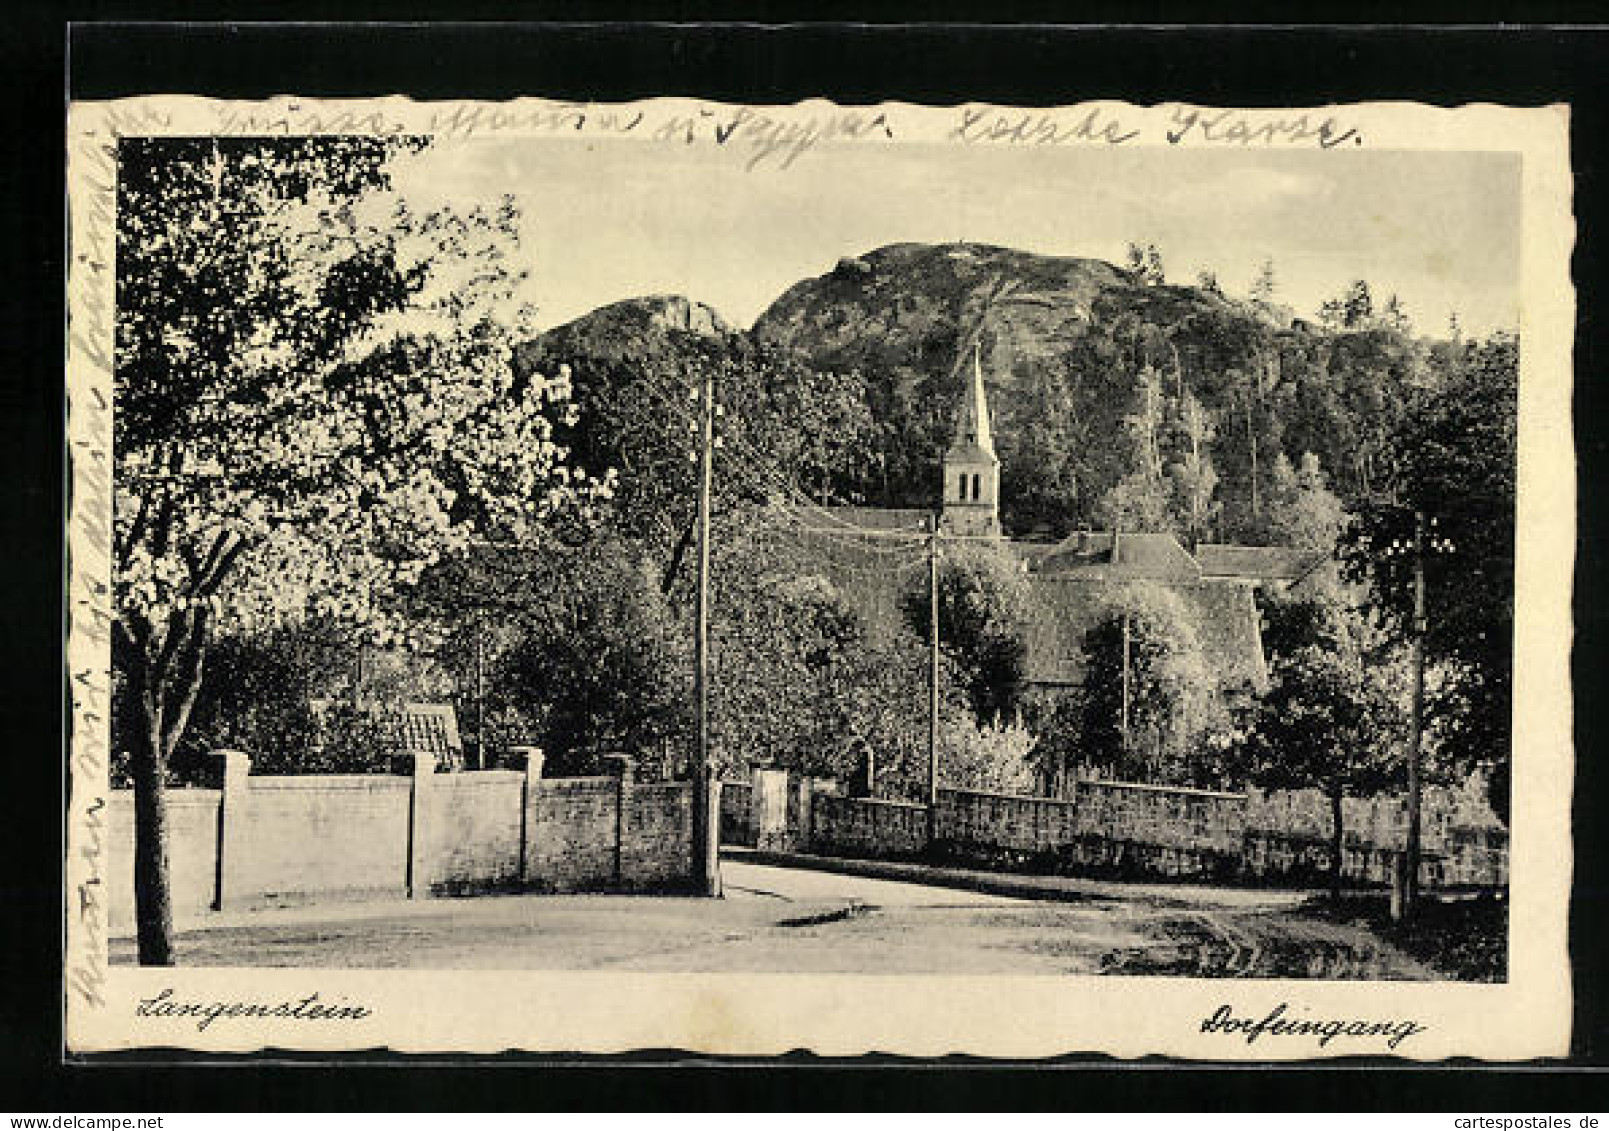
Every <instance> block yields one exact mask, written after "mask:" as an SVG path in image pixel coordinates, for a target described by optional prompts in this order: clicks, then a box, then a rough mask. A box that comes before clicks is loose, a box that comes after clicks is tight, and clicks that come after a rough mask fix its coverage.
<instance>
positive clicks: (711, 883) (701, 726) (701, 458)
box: [693, 369, 721, 896]
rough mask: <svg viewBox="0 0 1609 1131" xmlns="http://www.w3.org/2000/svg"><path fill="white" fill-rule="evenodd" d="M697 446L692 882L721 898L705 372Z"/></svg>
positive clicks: (708, 377) (710, 405)
mask: <svg viewBox="0 0 1609 1131" xmlns="http://www.w3.org/2000/svg"><path fill="white" fill-rule="evenodd" d="M698 408H699V412H698V429H699V446H698V598H697V611H696V622H697V627H696V629H695V632H694V637H693V679H694V683H695V697H696V701H697V705H698V749H697V750H696V751H695V753H694V757H695V759H696V760H695V762H694V764H693V851H694V856H695V869H694V878H695V881H696V884H697V887H698V891H699V894H701V895H707V896H717V895H720V894H721V865H720V842H719V836H718V832H717V830H718V828H719V826H718V823H717V822H718V820H719V816H718V814H717V813H716V812H715V811H714V809H715V806H714V805H712V804H711V794H712V793H713V792H714V788H715V787H714V775H713V774H712V773H711V768H710V695H709V691H710V673H709V663H710V646H709V615H710V485H711V480H712V478H713V472H712V468H711V464H712V462H713V456H714V450H715V376H714V373H713V372H712V371H710V370H709V369H706V370H705V371H704V376H703V382H702V384H701V385H700V390H699V406H698Z"/></svg>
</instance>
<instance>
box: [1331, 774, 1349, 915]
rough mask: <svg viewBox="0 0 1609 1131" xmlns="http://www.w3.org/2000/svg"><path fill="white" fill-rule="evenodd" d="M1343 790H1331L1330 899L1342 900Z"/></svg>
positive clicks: (1344, 841)
mask: <svg viewBox="0 0 1609 1131" xmlns="http://www.w3.org/2000/svg"><path fill="white" fill-rule="evenodd" d="M1341 797H1342V794H1341V790H1340V788H1339V787H1336V788H1332V789H1331V790H1330V899H1331V900H1333V901H1334V902H1336V903H1339V902H1340V901H1341V868H1342V867H1343V865H1344V864H1345V860H1346V857H1345V844H1346V839H1345V835H1344V832H1343V828H1342V824H1341Z"/></svg>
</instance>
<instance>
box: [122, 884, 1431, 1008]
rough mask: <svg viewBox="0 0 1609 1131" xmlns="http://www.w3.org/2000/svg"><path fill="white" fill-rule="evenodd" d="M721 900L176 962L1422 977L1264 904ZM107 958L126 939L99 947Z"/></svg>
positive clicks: (273, 924)
mask: <svg viewBox="0 0 1609 1131" xmlns="http://www.w3.org/2000/svg"><path fill="white" fill-rule="evenodd" d="M722 870H723V873H724V875H725V881H726V892H727V895H726V898H724V899H721V900H700V899H692V898H668V897H632V896H497V897H479V898H470V899H437V900H426V901H420V902H418V903H387V904H367V905H360V906H349V907H344V908H342V907H332V908H305V907H304V908H297V909H294V910H265V911H261V912H245V913H236V914H232V915H231V916H230V917H229V918H228V919H226V920H220V921H218V922H217V923H216V924H208V925H206V926H202V927H200V928H198V929H193V930H187V931H183V932H181V933H180V936H179V939H178V958H179V961H180V963H181V964H182V965H219V966H308V967H370V968H373V967H399V966H406V967H415V968H422V969H509V970H515V969H526V970H533V969H546V970H603V969H608V970H643V971H649V970H651V971H677V972H738V971H743V972H811V973H875V974H905V973H911V974H933V973H965V974H1042V975H1069V974H1075V975H1093V974H1114V975H1140V974H1143V975H1176V976H1184V977H1235V978H1273V977H1296V978H1327V979H1403V978H1407V979H1424V978H1430V977H1433V976H1434V975H1433V974H1432V972H1431V971H1430V970H1428V969H1427V968H1425V967H1424V966H1423V965H1421V964H1420V963H1417V962H1415V961H1413V960H1412V959H1409V958H1408V957H1406V956H1405V955H1403V954H1402V953H1401V952H1400V951H1397V950H1396V949H1394V948H1393V947H1390V946H1388V945H1387V944H1385V943H1384V942H1382V941H1381V940H1380V939H1378V938H1376V937H1375V936H1374V935H1372V934H1370V933H1369V932H1368V931H1367V930H1366V929H1365V928H1363V927H1361V926H1358V925H1355V924H1347V923H1336V922H1329V921H1325V920H1321V919H1318V918H1314V917H1311V916H1308V915H1305V914H1303V913H1302V912H1301V911H1300V909H1299V908H1295V907H1291V906H1287V905H1285V904H1284V903H1282V902H1280V901H1279V900H1274V901H1270V900H1262V901H1253V900H1248V899H1234V900H1231V899H1224V898H1214V893H1213V891H1212V889H1206V890H1205V892H1204V896H1205V897H1204V898H1202V899H1200V900H1197V901H1196V902H1195V903H1194V904H1193V905H1191V904H1186V903H1185V902H1184V900H1183V899H1182V898H1180V897H1179V896H1178V894H1177V893H1175V892H1169V893H1168V894H1167V896H1166V897H1165V898H1156V897H1155V895H1154V894H1146V895H1142V896H1141V897H1138V898H1128V897H1125V893H1123V891H1122V887H1121V885H1110V887H1112V888H1114V889H1115V891H1113V892H1112V893H1110V894H1109V893H1107V892H1106V891H1102V892H1101V894H1099V895H1095V894H1089V895H1082V896H1079V897H1078V898H1076V899H1072V900H1065V899H1064V900H1051V899H1046V898H1044V897H1043V896H1042V895H1041V896H1039V897H1037V898H1031V899H1022V898H1013V897H1010V896H1003V895H997V894H989V893H983V892H977V891H967V890H957V889H956V888H954V887H937V886H932V885H927V884H920V883H911V882H908V881H905V880H892V879H886V878H871V877H865V876H855V875H844V874H840V873H832V872H823V871H814V870H805V869H797V868H779V867H771V866H766V865H761V864H756V863H751V862H741V863H739V862H728V863H726V864H724V865H723V869H722ZM112 959H113V961H114V962H130V961H132V960H133V942H132V940H130V939H117V940H114V941H113V944H112Z"/></svg>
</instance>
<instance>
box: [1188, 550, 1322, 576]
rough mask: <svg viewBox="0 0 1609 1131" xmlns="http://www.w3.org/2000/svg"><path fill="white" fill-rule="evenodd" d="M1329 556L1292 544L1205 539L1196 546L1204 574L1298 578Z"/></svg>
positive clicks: (1197, 559)
mask: <svg viewBox="0 0 1609 1131" xmlns="http://www.w3.org/2000/svg"><path fill="white" fill-rule="evenodd" d="M1325 559H1326V555H1325V554H1323V553H1321V552H1318V551H1315V550H1296V549H1292V548H1290V547H1288V546H1229V545H1223V544H1219V543H1212V542H1203V543H1201V544H1200V545H1199V546H1197V547H1196V561H1197V562H1199V563H1201V575H1202V576H1203V577H1226V578H1239V579H1243V580H1247V581H1295V580H1296V579H1297V578H1300V577H1303V576H1305V575H1306V574H1307V573H1309V572H1311V571H1312V570H1313V569H1314V567H1316V566H1317V565H1319V564H1320V563H1321V562H1323V561H1324V560H1325Z"/></svg>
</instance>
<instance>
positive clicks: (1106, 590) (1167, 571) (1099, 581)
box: [763, 507, 1266, 686]
mask: <svg viewBox="0 0 1609 1131" xmlns="http://www.w3.org/2000/svg"><path fill="white" fill-rule="evenodd" d="M927 517H928V512H926V511H923V510H917V509H908V510H886V509H881V508H874V507H833V508H830V511H829V512H828V513H826V514H821V513H817V514H814V516H812V512H811V511H806V510H800V511H793V512H782V513H780V514H774V515H773V516H772V519H771V521H770V522H768V523H766V524H765V527H764V530H765V533H764V535H763V536H764V537H765V538H767V540H768V541H769V542H770V543H771V545H773V546H774V547H775V548H776V552H775V555H774V560H776V561H777V562H778V564H779V565H782V564H783V563H784V562H786V563H790V564H791V567H792V568H797V569H801V570H802V569H810V570H813V571H816V572H818V573H819V574H820V575H822V576H824V577H826V578H827V579H828V580H829V581H831V582H832V583H833V584H834V586H835V587H837V588H838V589H839V590H840V591H841V592H842V593H844V595H845V596H846V597H847V598H848V600H849V601H850V602H851V603H852V604H853V605H854V606H855V607H856V608H858V609H859V610H860V611H861V615H862V616H864V617H865V618H866V620H867V623H868V625H869V626H871V628H872V631H874V632H878V633H884V632H896V631H899V630H900V627H901V625H902V613H901V607H900V606H901V602H902V600H903V598H904V596H905V594H906V593H907V592H909V591H911V590H912V589H913V588H915V587H917V586H921V585H925V583H926V579H925V576H924V572H925V571H924V570H923V569H921V568H919V567H920V564H921V554H922V549H921V546H920V544H919V543H911V544H909V547H908V552H906V553H899V552H894V551H896V548H897V547H898V546H899V545H900V543H899V542H898V541H897V540H895V539H891V538H889V537H887V536H886V535H887V534H890V533H892V532H895V531H900V530H907V531H912V532H915V533H919V532H920V531H921V529H922V524H923V522H924V520H925V519H926V518H927ZM834 520H841V521H834ZM853 527H859V528H861V529H862V530H865V531H867V532H868V533H866V534H865V535H857V534H856V532H855V531H854V530H853V529H851V528H853ZM1118 541H1119V544H1120V552H1119V561H1118V562H1116V563H1113V562H1111V561H1110V556H1111V542H1112V537H1111V535H1110V534H1088V535H1085V536H1083V538H1082V540H1081V539H1080V536H1079V535H1076V534H1075V535H1074V536H1073V537H1071V538H1069V539H1066V540H1065V541H1062V542H1058V543H1043V542H1008V543H1006V544H1007V545H1008V546H1009V547H1010V548H1011V550H1012V551H1013V552H1014V553H1016V554H1017V555H1018V556H1019V557H1020V558H1021V559H1022V560H1023V561H1024V563H1025V564H1026V565H1027V567H1028V577H1029V580H1030V584H1031V585H1032V587H1033V591H1034V594H1035V596H1036V597H1037V598H1038V602H1037V603H1038V605H1039V607H1040V609H1041V611H1042V615H1041V616H1039V617H1038V618H1036V620H1035V621H1034V622H1033V623H1032V624H1031V625H1030V626H1029V630H1028V657H1027V668H1028V679H1029V681H1030V682H1032V683H1039V684H1060V685H1075V684H1077V683H1078V682H1079V681H1080V680H1081V679H1082V675H1083V673H1082V662H1083V661H1082V648H1083V639H1084V634H1085V633H1086V632H1087V631H1088V630H1089V628H1090V627H1091V626H1092V625H1094V623H1095V621H1096V619H1097V617H1098V616H1099V615H1100V613H1101V610H1102V608H1103V607H1104V605H1105V599H1106V597H1107V596H1108V595H1109V594H1110V593H1111V592H1112V589H1113V587H1114V585H1115V584H1117V583H1121V582H1125V581H1150V582H1154V583H1156V584H1159V585H1161V586H1163V587H1164V588H1166V589H1168V590H1170V591H1171V592H1174V593H1176V594H1178V595H1179V597H1180V598H1181V599H1182V600H1183V601H1184V603H1185V605H1186V606H1187V608H1188V609H1189V610H1190V612H1191V613H1192V614H1193V615H1194V619H1195V622H1196V633H1197V638H1198V639H1199V640H1200V642H1201V646H1202V648H1203V649H1204V650H1205V651H1206V653H1207V656H1208V659H1209V662H1210V663H1211V664H1212V666H1213V667H1214V669H1215V670H1217V671H1219V672H1222V673H1223V674H1224V676H1225V682H1226V683H1229V684H1240V685H1245V684H1250V685H1253V686H1260V685H1261V684H1262V682H1263V680H1264V679H1265V676H1266V671H1265V668H1264V663H1263V650H1262V638H1261V632H1260V629H1259V625H1258V619H1257V610H1256V606H1255V604H1254V602H1253V597H1252V594H1251V591H1250V589H1249V588H1248V587H1246V586H1243V585H1238V584H1234V583H1230V582H1223V581H1212V580H1207V581H1204V580H1203V579H1202V577H1201V572H1200V570H1199V569H1198V568H1197V567H1196V564H1195V562H1194V560H1193V559H1191V557H1190V555H1189V554H1187V553H1185V551H1184V549H1183V547H1181V546H1180V545H1179V543H1178V542H1177V541H1176V540H1175V539H1174V538H1173V537H1172V536H1171V535H1168V534H1124V535H1123V536H1122V537H1121V538H1120V539H1119V540H1118Z"/></svg>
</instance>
